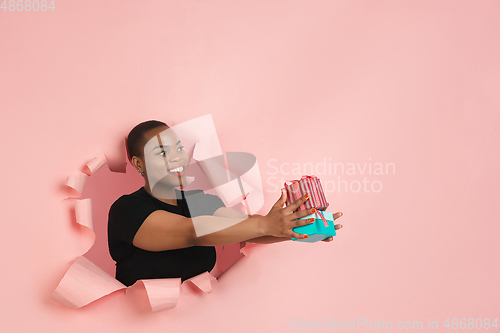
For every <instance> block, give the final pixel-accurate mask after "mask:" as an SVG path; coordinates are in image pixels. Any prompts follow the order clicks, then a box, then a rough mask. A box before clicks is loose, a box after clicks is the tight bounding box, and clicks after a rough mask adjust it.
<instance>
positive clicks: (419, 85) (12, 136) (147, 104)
mask: <svg viewBox="0 0 500 333" xmlns="http://www.w3.org/2000/svg"><path fill="white" fill-rule="evenodd" d="M16 3H18V2H16ZM8 6H9V5H8V4H7V10H5V11H4V10H3V9H0V110H1V112H2V121H1V125H0V126H1V131H0V133H1V139H2V140H1V144H2V157H3V158H2V163H1V166H0V168H1V175H2V189H3V191H2V194H1V201H0V202H1V205H2V206H1V208H2V210H1V212H2V235H3V237H2V241H1V242H0V250H1V253H2V256H1V259H0V260H1V267H2V277H1V288H2V290H1V295H2V302H0V311H1V313H2V320H1V321H0V331H2V332H33V331H34V332H88V331H92V332H96V333H97V332H138V331H141V332H158V331H164V332H200V331H203V332H233V331H234V332H257V331H258V332H287V331H296V330H297V329H299V330H300V327H302V328H305V327H306V325H307V324H308V322H313V321H321V322H322V323H323V324H324V323H325V321H324V320H323V319H324V318H326V319H327V320H331V322H335V321H342V322H344V321H357V320H358V319H359V318H366V319H367V320H370V321H372V322H382V321H385V322H387V321H391V322H392V324H393V326H396V325H397V323H398V321H402V322H403V323H404V322H413V321H422V322H423V325H424V329H427V326H428V322H429V320H431V321H435V320H437V319H438V320H439V327H438V329H437V330H434V331H441V330H443V331H444V330H446V327H444V326H443V324H444V322H445V320H446V319H447V318H449V319H450V320H451V319H452V318H458V319H460V318H466V319H468V318H473V319H474V320H475V319H477V318H483V319H484V318H490V320H493V319H494V318H495V317H497V316H500V311H499V310H500V306H499V303H498V299H499V296H500V287H499V284H498V281H499V279H500V267H499V265H498V253H499V250H500V248H499V247H500V245H499V243H498V241H497V238H498V234H499V233H500V226H499V224H498V221H499V218H500V211H499V209H500V208H499V207H500V206H499V205H498V202H499V199H500V195H499V191H498V188H499V186H500V173H499V172H498V170H499V166H500V158H499V155H498V150H499V143H500V122H499V121H500V115H499V110H500V96H499V94H498V92H499V91H500V63H499V62H498V59H500V47H499V44H498V43H497V39H498V34H499V32H500V31H499V30H500V24H499V23H498V22H500V20H499V13H500V3H499V2H498V1H474V2H473V1H457V0H453V1H444V0H443V1H434V0H432V1H430V0H419V1H416V0H415V1H384V0H377V1H373V0H366V1H330V0H328V1H326V0H325V1H320V0H313V1H298V0H286V1H285V0H283V1H281V0H271V1H268V0H258V1H256V0H255V1H241V0H239V1H229V0H224V1H222V0H214V1H195V0H186V1H160V0H156V1H152V0H150V1H117V0H115V1H109V0H107V1H95V0H92V1H62V0H61V1H55V10H54V11H52V10H50V11H45V12H42V11H41V10H39V11H38V12H34V11H29V12H28V11H17V10H16V11H9V9H8ZM206 114H211V115H212V117H213V119H214V123H215V126H216V128H217V133H218V136H219V140H220V143H221V146H222V149H223V150H224V151H244V152H250V153H253V154H254V155H255V156H257V159H258V161H259V166H260V170H261V174H262V177H263V182H264V193H265V201H266V204H265V207H264V208H263V209H262V213H264V214H265V213H266V211H267V210H269V208H270V207H271V205H272V204H273V203H274V202H275V201H276V200H277V198H278V195H279V187H280V186H281V185H282V181H284V180H288V179H298V178H300V176H301V175H302V174H311V173H312V174H316V175H318V176H319V177H320V178H321V180H322V182H323V184H324V187H325V190H326V194H327V198H328V200H329V202H330V209H329V211H333V212H335V211H343V212H344V216H343V217H342V218H341V219H340V220H339V223H342V224H343V225H344V229H342V230H340V231H339V232H338V233H337V236H336V238H335V240H334V241H333V242H332V243H323V242H319V243H313V244H309V243H298V242H285V243H279V244H272V245H268V246H259V247H255V248H254V250H253V251H252V253H251V254H250V255H248V256H247V257H244V258H242V259H241V260H240V261H239V262H237V263H236V264H235V266H234V267H232V268H231V269H230V270H229V271H228V272H227V273H225V274H224V275H223V276H222V277H221V278H220V279H219V281H218V283H217V284H216V285H215V286H214V290H213V291H212V293H211V294H208V295H207V294H204V293H197V292H196V290H192V291H191V292H189V293H188V292H186V295H184V296H185V297H184V298H182V299H181V301H179V304H178V305H177V307H176V308H174V309H172V310H168V311H161V312H158V313H153V312H151V310H150V309H148V308H147V301H146V300H145V299H144V298H145V297H146V296H145V294H144V292H143V291H141V290H131V291H130V292H129V293H127V294H126V293H125V291H123V290H121V291H117V292H115V293H113V294H111V295H109V296H107V297H105V298H102V299H99V300H97V301H95V302H93V303H91V304H89V305H87V306H85V307H83V308H81V309H77V310H72V309H68V308H66V307H64V306H62V305H60V304H59V303H57V302H54V301H53V300H51V299H50V298H49V297H50V294H51V293H52V291H53V290H54V289H55V287H56V286H57V284H58V282H59V281H60V279H61V278H62V276H63V275H64V273H65V272H66V270H67V268H68V266H69V262H70V261H71V260H74V259H75V258H76V257H78V256H79V255H80V254H81V253H82V252H84V251H85V250H86V248H87V247H88V244H84V243H82V242H81V239H82V237H80V236H81V235H80V233H81V232H82V230H81V229H80V228H78V227H77V226H76V225H75V223H74V221H73V220H72V218H73V217H72V215H71V214H68V211H67V210H66V209H64V207H63V206H64V205H63V204H62V203H61V202H62V199H63V198H64V193H65V190H66V188H65V187H64V181H65V179H66V177H67V176H68V175H70V174H74V173H75V172H78V170H81V169H82V168H83V167H84V165H85V164H86V163H87V162H88V161H90V160H91V159H92V158H94V157H95V156H98V155H99V154H105V155H106V157H107V158H108V160H110V161H111V163H108V165H109V167H110V168H111V169H112V170H113V171H117V170H118V171H125V169H127V173H117V172H114V173H111V172H109V170H107V169H106V170H101V171H99V172H98V174H96V177H100V178H99V179H98V178H89V179H88V181H89V184H88V185H89V191H90V189H92V188H94V189H95V188H99V187H100V188H101V191H99V192H98V193H99V196H98V198H97V199H98V200H97V201H96V199H95V197H93V198H94V199H93V200H94V201H93V207H94V222H95V224H96V244H95V246H94V247H92V249H91V250H90V251H89V253H88V257H89V258H91V259H92V260H94V262H96V263H97V264H100V265H102V266H103V269H107V270H109V269H110V267H111V268H112V266H110V264H112V262H110V260H111V259H110V258H109V255H108V254H107V248H106V241H105V237H106V235H105V223H106V219H105V217H106V216H105V214H106V210H107V208H108V207H109V205H110V204H111V203H112V202H113V201H114V200H115V199H116V198H117V197H118V196H119V195H121V194H123V193H129V192H130V191H133V190H135V189H137V188H138V187H139V186H141V183H140V181H141V179H140V178H139V177H140V176H139V175H138V174H137V173H134V172H133V171H134V170H133V169H132V168H131V167H130V165H128V164H127V165H125V164H124V162H123V161H124V150H123V137H124V135H126V134H127V133H128V130H130V129H131V128H132V127H133V126H134V125H135V124H137V123H139V122H141V121H144V120H148V119H160V120H163V121H165V122H167V123H169V124H172V125H175V124H178V123H181V122H183V121H186V120H189V119H193V118H196V117H199V116H202V115H206ZM307 163H310V164H307ZM334 163H337V164H338V165H341V166H345V167H346V169H348V168H349V167H350V163H353V165H355V166H356V169H355V170H353V169H352V168H351V169H350V172H349V173H348V172H347V171H345V172H344V173H341V172H340V171H339V170H340V169H337V170H336V171H337V172H334V171H335V169H334V168H333V167H332V166H333V165H334ZM377 163H380V165H383V166H384V169H383V171H381V169H380V168H378V166H379V164H377ZM322 165H324V166H322ZM387 165H389V168H388V169H385V166H387ZM309 166H312V167H313V170H312V172H311V171H310V170H309V169H307V168H308V167H309ZM364 166H365V168H364ZM391 166H392V169H391ZM330 167H332V168H330ZM103 168H107V166H105V167H103ZM370 168H371V169H370ZM375 170H377V171H378V172H375ZM106 175H108V177H106ZM90 182H93V184H94V185H93V187H92V186H90ZM106 182H110V183H112V184H115V185H116V184H117V183H118V184H120V186H114V187H112V188H109V187H108V190H107V191H103V190H102V188H106V186H105V184H106ZM95 184H99V186H97V187H96V186H95ZM344 184H346V185H345V186H347V187H348V188H345V187H343V186H344ZM339 186H340V187H339ZM358 186H360V187H358ZM363 186H365V187H364V188H363ZM366 189H367V190H368V191H366ZM127 191H128V192H127ZM87 195H90V193H84V196H87ZM97 258H100V259H99V260H96V259H97ZM137 289H140V288H137ZM326 322H327V323H329V321H326ZM450 324H451V322H450ZM359 330H360V331H369V329H366V328H363V327H360V329H359ZM421 331H422V330H421Z"/></svg>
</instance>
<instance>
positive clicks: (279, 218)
mask: <svg viewBox="0 0 500 333" xmlns="http://www.w3.org/2000/svg"><path fill="white" fill-rule="evenodd" d="M308 199H309V195H308V194H306V195H305V196H303V197H302V198H300V199H299V200H297V201H295V202H294V203H292V204H291V205H289V206H287V207H284V208H283V205H284V204H285V202H286V192H285V191H283V189H282V190H281V197H280V198H279V199H278V201H276V203H275V204H274V206H273V207H272V208H271V210H270V211H269V213H268V214H267V215H266V216H264V217H263V218H262V220H261V221H262V228H263V231H264V234H265V235H269V236H274V237H293V238H297V239H304V238H308V237H309V236H307V235H304V234H298V233H296V232H294V231H293V230H292V229H293V228H295V227H299V226H302V225H308V224H311V223H314V221H315V219H314V218H313V219H305V220H297V219H298V218H301V217H304V216H307V215H311V214H313V213H314V212H315V211H316V210H315V209H314V208H313V209H307V210H299V211H298V212H296V213H293V211H294V210H295V209H297V208H299V207H300V205H302V204H303V203H304V202H305V201H306V200H308Z"/></svg>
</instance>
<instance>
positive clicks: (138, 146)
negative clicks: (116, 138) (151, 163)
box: [125, 120, 170, 163]
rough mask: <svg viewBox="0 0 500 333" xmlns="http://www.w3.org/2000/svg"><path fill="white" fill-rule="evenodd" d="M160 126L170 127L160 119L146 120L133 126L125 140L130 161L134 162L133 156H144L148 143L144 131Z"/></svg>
mask: <svg viewBox="0 0 500 333" xmlns="http://www.w3.org/2000/svg"><path fill="white" fill-rule="evenodd" d="M160 126H167V127H168V128H170V126H168V125H167V124H165V123H164V122H161V121H158V120H148V121H144V122H142V123H140V124H139V125H136V126H135V127H134V128H132V130H131V131H130V133H129V134H128V136H127V138H126V141H125V142H126V145H127V157H128V160H129V161H130V163H132V157H134V156H137V157H139V158H144V145H145V144H146V138H144V133H146V132H147V131H149V130H152V129H154V128H157V127H160Z"/></svg>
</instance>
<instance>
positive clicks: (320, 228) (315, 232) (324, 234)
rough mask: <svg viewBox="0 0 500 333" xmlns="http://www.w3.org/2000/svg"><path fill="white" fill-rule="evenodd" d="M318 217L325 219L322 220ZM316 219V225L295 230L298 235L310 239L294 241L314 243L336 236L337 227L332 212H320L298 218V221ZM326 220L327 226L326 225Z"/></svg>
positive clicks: (295, 239) (308, 225) (303, 226)
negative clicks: (306, 236)
mask: <svg viewBox="0 0 500 333" xmlns="http://www.w3.org/2000/svg"><path fill="white" fill-rule="evenodd" d="M318 215H321V216H322V217H323V219H322V218H320V217H319V216H318ZM311 218H314V219H315V221H314V223H311V224H307V225H302V226H300V227H295V228H293V231H294V232H296V233H298V234H306V235H308V236H309V238H304V239H298V238H293V237H292V240H294V241H299V242H308V243H314V242H317V241H320V240H323V239H325V238H328V237H330V236H335V235H336V232H335V225H334V224H333V222H334V219H333V214H332V213H330V212H323V211H318V212H317V213H314V214H311V215H308V216H304V217H301V218H298V219H297V220H305V219H311ZM325 220H326V224H325Z"/></svg>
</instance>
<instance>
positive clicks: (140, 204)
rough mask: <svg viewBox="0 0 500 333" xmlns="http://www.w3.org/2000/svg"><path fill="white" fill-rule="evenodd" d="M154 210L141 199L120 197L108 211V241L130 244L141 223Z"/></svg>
mask: <svg viewBox="0 0 500 333" xmlns="http://www.w3.org/2000/svg"><path fill="white" fill-rule="evenodd" d="M156 210H158V208H157V207H155V206H154V205H153V204H152V203H150V202H148V201H147V200H144V199H142V198H137V197H133V196H122V197H120V198H119V199H118V200H116V201H115V202H114V203H113V204H112V205H111V207H110V209H109V214H108V236H109V237H110V239H114V240H117V241H125V242H127V243H129V244H132V241H133V239H134V237H135V234H136V233H137V231H138V230H139V228H140V227H141V225H142V223H143V222H144V221H145V220H146V218H147V217H148V216H149V215H150V214H151V213H152V212H154V211H156Z"/></svg>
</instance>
